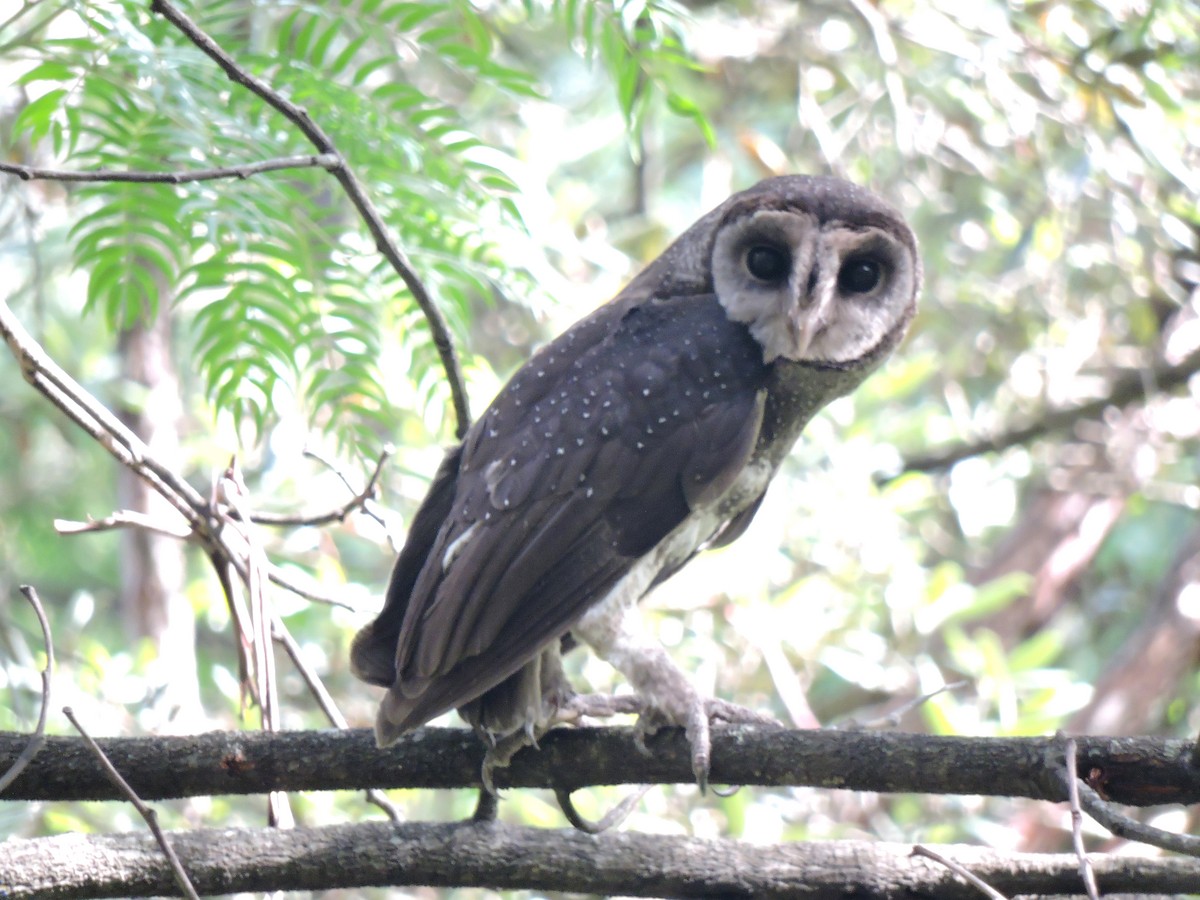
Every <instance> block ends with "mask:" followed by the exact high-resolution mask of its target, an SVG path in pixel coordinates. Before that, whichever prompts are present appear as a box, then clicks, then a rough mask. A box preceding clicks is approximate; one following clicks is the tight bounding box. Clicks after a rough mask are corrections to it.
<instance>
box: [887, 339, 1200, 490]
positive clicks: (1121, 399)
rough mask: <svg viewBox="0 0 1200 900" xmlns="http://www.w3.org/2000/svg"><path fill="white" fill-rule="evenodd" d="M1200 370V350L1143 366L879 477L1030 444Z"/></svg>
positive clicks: (930, 468) (941, 467)
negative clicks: (1105, 387)
mask: <svg viewBox="0 0 1200 900" xmlns="http://www.w3.org/2000/svg"><path fill="white" fill-rule="evenodd" d="M1197 372H1200V352H1197V353H1193V354H1192V355H1191V356H1189V357H1187V358H1186V359H1184V360H1183V362H1180V363H1177V364H1175V365H1170V364H1168V363H1160V364H1159V365H1157V366H1154V367H1153V368H1152V369H1150V370H1149V371H1146V370H1143V369H1132V370H1128V371H1125V372H1123V373H1121V374H1120V375H1119V376H1117V378H1116V379H1115V380H1114V381H1113V383H1112V387H1111V388H1110V389H1109V392H1108V393H1107V394H1106V395H1105V396H1103V397H1098V398H1096V399H1095V400H1089V401H1088V402H1087V403H1082V404H1080V405H1079V406H1072V407H1070V408H1068V409H1055V410H1049V411H1047V412H1046V413H1045V414H1044V415H1043V416H1042V417H1041V418H1039V419H1037V420H1035V421H1033V422H1030V423H1029V424H1027V425H1024V426H1021V427H1019V428H1012V429H1009V430H1008V431H1002V432H1000V433H998V434H995V435H993V436H991V437H986V438H982V439H981V440H977V441H968V442H965V443H962V444H955V445H953V446H950V447H946V448H944V449H942V450H937V451H934V452H932V453H928V454H924V455H919V456H913V457H910V458H908V459H905V460H904V461H903V462H902V463H901V465H900V470H899V471H898V472H896V473H894V474H888V475H884V476H882V477H881V478H880V479H879V481H880V482H881V483H883V484H886V483H887V482H889V481H892V480H894V479H896V478H898V477H899V476H900V475H902V474H904V473H906V472H940V471H942V470H944V469H948V468H950V467H951V466H953V465H954V464H955V463H958V462H961V461H962V460H964V459H969V458H970V457H972V456H980V455H981V454H984V453H999V452H1000V451H1002V450H1007V449H1009V448H1010V447H1016V446H1017V445H1019V444H1027V443H1029V442H1030V441H1032V440H1034V439H1036V438H1039V437H1041V436H1042V435H1045V434H1050V433H1052V432H1055V431H1062V430H1063V429H1065V428H1070V427H1071V426H1072V425H1074V424H1075V423H1076V422H1079V421H1081V420H1084V419H1094V418H1097V417H1098V416H1099V415H1100V414H1101V413H1103V412H1104V410H1105V409H1107V408H1108V407H1110V406H1124V405H1125V404H1127V403H1132V402H1133V401H1134V400H1139V399H1143V398H1145V397H1147V396H1148V395H1150V394H1151V393H1153V392H1155V391H1169V390H1172V389H1173V388H1176V387H1178V386H1180V385H1182V384H1186V383H1187V381H1188V379H1190V378H1191V377H1192V376H1193V375H1195V374H1196V373H1197Z"/></svg>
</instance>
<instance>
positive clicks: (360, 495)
mask: <svg viewBox="0 0 1200 900" xmlns="http://www.w3.org/2000/svg"><path fill="white" fill-rule="evenodd" d="M395 452H396V448H395V447H393V446H391V445H390V444H389V445H387V446H386V447H384V448H383V450H382V451H380V454H379V459H378V460H376V462H375V469H374V470H373V471H372V472H371V477H370V478H368V479H367V483H366V486H365V487H363V489H362V490H356V489H355V487H354V485H353V484H351V483H350V479H349V478H348V477H347V476H346V473H344V472H343V471H342V470H341V469H340V468H339V467H338V466H337V464H336V463H334V462H333V460H331V459H328V458H326V457H325V456H323V455H321V454H320V453H318V452H317V451H315V450H312V449H309V448H305V450H304V455H305V456H308V457H310V458H312V459H315V460H316V461H317V462H319V463H321V464H322V465H324V466H325V467H326V468H327V469H329V470H330V471H331V472H333V473H334V474H335V475H336V476H337V477H338V479H339V480H340V481H341V482H342V484H344V485H345V486H346V489H347V490H348V491H350V493H351V494H353V495H354V496H352V497H351V498H350V499H349V500H347V501H346V502H345V503H343V504H342V505H341V506H339V507H337V508H336V509H331V510H329V511H328V512H323V513H313V514H310V515H303V516H297V515H288V514H279V513H264V512H255V513H254V522H255V523H256V524H258V525H270V526H272V527H280V528H287V527H300V526H306V525H307V526H312V525H331V524H332V523H334V522H344V521H346V517H347V516H349V515H350V513H352V512H354V510H356V509H361V510H362V511H363V514H364V515H367V516H370V517H371V518H372V519H374V520H375V521H376V522H378V523H379V524H380V525H382V526H383V527H384V528H386V527H387V523H386V522H384V521H383V517H382V516H380V515H379V514H378V513H376V512H375V511H374V510H372V509H371V508H370V506H369V505H368V504H369V503H370V502H371V501H372V500H374V499H376V498H377V497H378V496H379V479H380V477H381V476H382V475H383V467H384V465H385V464H386V463H387V461H388V460H389V459H390V458H391V457H392V455H393V454H394V453H395Z"/></svg>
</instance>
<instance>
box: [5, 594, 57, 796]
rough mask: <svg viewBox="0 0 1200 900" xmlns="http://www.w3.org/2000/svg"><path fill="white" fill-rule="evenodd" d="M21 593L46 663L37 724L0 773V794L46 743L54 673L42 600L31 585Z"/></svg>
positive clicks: (51, 645)
mask: <svg viewBox="0 0 1200 900" xmlns="http://www.w3.org/2000/svg"><path fill="white" fill-rule="evenodd" d="M21 593H22V594H23V595H24V596H25V599H26V600H28V601H29V605H30V606H32V607H33V612H34V614H35V615H36V616H37V620H38V625H40V626H41V628H42V645H43V646H44V647H45V648H46V665H45V667H44V668H43V669H42V708H41V710H40V711H39V712H38V720H37V726H36V727H35V728H34V730H33V734H32V735H30V737H29V743H28V744H26V745H25V749H24V750H22V751H21V755H20V756H18V757H17V758H16V760H15V761H14V762H13V764H12V765H11V766H9V767H8V771H7V772H5V773H4V774H3V775H0V794H3V793H4V789H5V788H6V787H8V786H9V785H10V784H12V783H13V782H14V781H15V780H16V778H17V776H18V775H20V774H21V772H22V771H24V769H25V767H26V766H27V765H29V763H30V762H32V761H33V758H34V757H35V756H37V754H38V751H39V750H41V749H42V746H43V745H44V744H45V743H46V714H47V712H48V711H49V709H50V680H51V678H52V677H53V675H54V643H53V641H52V640H51V638H50V623H49V622H48V621H47V620H46V611H45V610H44V609H42V601H41V600H40V599H39V598H38V594H37V590H36V589H34V587H33V586H32V585H28V584H23V585H21Z"/></svg>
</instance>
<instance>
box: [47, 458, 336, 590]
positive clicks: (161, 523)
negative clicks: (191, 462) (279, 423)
mask: <svg viewBox="0 0 1200 900" xmlns="http://www.w3.org/2000/svg"><path fill="white" fill-rule="evenodd" d="M134 471H137V470H136V469H135V470H134ZM139 474H140V473H139ZM352 502H353V501H352ZM346 506H347V507H349V506H350V504H346ZM234 518H237V516H236V515H235V516H234ZM284 519H290V520H291V521H288V522H284V521H283V520H284ZM264 520H265V521H264ZM326 521H327V520H326V519H325V518H324V517H313V518H311V519H305V518H304V517H285V516H279V517H277V518H272V517H270V516H264V515H263V514H262V513H254V522H256V523H258V524H271V525H276V524H301V525H322V524H325V523H326ZM328 521H336V518H333V519H328ZM117 528H140V529H142V530H144V531H151V532H154V533H155V534H161V535H165V536H166V537H173V538H178V539H179V540H184V541H187V540H196V539H197V535H196V532H195V531H194V530H192V529H190V528H187V527H185V526H183V525H180V524H177V523H175V522H168V521H165V520H164V519H162V518H155V517H153V516H147V515H146V514H145V513H140V512H136V511H135V510H129V509H122V510H117V511H116V512H115V513H113V514H112V515H110V516H105V517H104V518H103V519H93V518H90V517H89V518H88V519H87V521H85V522H78V521H74V520H71V519H55V520H54V530H55V531H57V532H58V533H59V534H71V535H74V534H87V533H88V532H92V531H111V530H113V529H117ZM230 537H232V535H223V536H222V539H223V540H225V544H226V547H227V549H237V548H229V545H228V538H230ZM201 543H205V542H204V541H201ZM218 555H219V556H220V557H221V558H222V559H224V558H225V555H224V554H218ZM238 556H239V558H240V557H242V556H244V554H238ZM235 571H236V569H235ZM268 578H270V580H271V583H272V584H275V585H278V586H279V587H281V588H283V589H284V590H285V591H290V592H291V593H293V594H295V595H296V596H297V597H303V598H304V599H305V600H311V601H313V602H314V603H324V604H326V605H328V606H340V607H341V608H342V609H349V610H356V609H357V607H356V606H355V605H354V604H353V603H348V602H346V601H345V600H339V599H338V598H337V597H332V596H330V595H328V594H323V593H320V592H319V591H314V590H313V589H312V588H308V587H304V586H302V585H301V584H299V583H297V582H296V581H295V580H294V579H293V578H291V577H289V576H288V575H286V574H285V573H284V572H283V570H281V569H280V568H279V567H278V566H275V565H271V566H269V568H268Z"/></svg>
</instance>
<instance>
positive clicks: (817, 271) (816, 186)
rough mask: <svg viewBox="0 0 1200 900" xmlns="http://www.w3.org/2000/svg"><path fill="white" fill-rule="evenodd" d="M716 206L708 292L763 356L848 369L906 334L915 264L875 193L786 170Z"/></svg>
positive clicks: (916, 280) (916, 285)
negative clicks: (785, 173)
mask: <svg viewBox="0 0 1200 900" xmlns="http://www.w3.org/2000/svg"><path fill="white" fill-rule="evenodd" d="M714 213H715V214H716V215H715V217H714V218H715V222H714V230H713V232H712V236H713V237H712V242H711V244H710V245H709V246H711V259H710V261H709V266H710V271H711V273H712V289H713V290H714V292H715V293H716V295H717V298H718V299H719V300H720V302H721V304H722V306H724V307H725V311H726V313H727V314H728V315H729V317H730V318H731V319H733V320H734V321H737V322H744V323H745V324H746V325H747V326H748V327H749V329H750V332H751V334H753V335H754V337H755V339H756V340H757V341H758V342H759V343H760V344H761V345H762V348H763V358H764V360H765V361H766V362H772V361H774V360H776V359H785V360H791V361H793V362H801V363H809V364H815V365H831V366H836V367H845V366H853V365H855V364H857V363H859V362H865V361H869V360H872V359H874V358H876V357H878V356H879V355H880V354H881V353H884V352H886V351H887V350H890V349H891V348H892V347H893V346H895V344H896V343H897V342H898V341H899V340H900V338H901V337H902V336H903V333H904V330H905V328H906V327H907V325H908V322H909V321H910V320H911V319H912V316H913V313H914V312H915V311H916V299H917V292H918V291H919V289H920V282H921V263H920V259H919V257H918V256H917V244H916V238H915V237H914V236H913V233H912V230H911V229H910V228H909V227H908V225H907V224H906V223H905V221H904V219H903V217H901V215H900V214H899V213H898V212H896V211H895V210H894V209H893V208H892V207H891V206H889V205H888V204H887V203H885V202H884V201H883V200H881V199H880V198H879V197H877V196H875V195H874V194H872V193H871V192H869V191H867V190H865V189H863V188H860V187H858V186H856V185H853V184H850V183H849V182H846V181H842V180H841V179H837V178H823V177H808V176H801V175H789V176H783V177H781V178H771V179H768V180H766V181H763V182H760V183H759V184H757V185H755V186H754V187H753V188H751V189H749V190H748V191H743V192H742V193H740V194H736V195H734V196H733V197H731V198H730V199H729V200H728V201H726V202H725V203H724V204H722V205H721V207H719V208H718V209H717V210H714Z"/></svg>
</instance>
